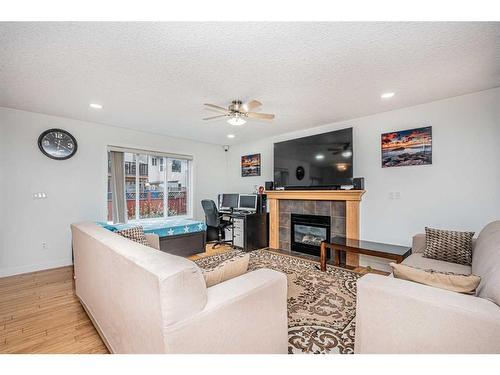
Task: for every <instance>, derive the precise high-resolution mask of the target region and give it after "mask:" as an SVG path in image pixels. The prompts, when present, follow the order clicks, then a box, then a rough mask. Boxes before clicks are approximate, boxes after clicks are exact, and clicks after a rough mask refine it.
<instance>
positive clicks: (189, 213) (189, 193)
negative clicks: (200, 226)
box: [106, 146, 194, 222]
mask: <svg viewBox="0 0 500 375" xmlns="http://www.w3.org/2000/svg"><path fill="white" fill-rule="evenodd" d="M110 151H119V152H124V153H129V154H130V153H131V154H134V159H135V217H134V218H129V217H128V215H127V220H128V221H129V222H141V221H145V220H147V221H154V220H158V221H160V220H169V219H192V218H193V197H194V189H193V175H194V172H193V169H194V160H193V156H192V155H182V154H173V153H168V152H162V151H154V150H142V149H134V148H123V147H117V146H108V147H107V152H106V155H107V163H109V152H110ZM139 155H145V156H147V157H148V165H149V160H150V158H153V157H155V158H157V162H156V164H157V165H161V163H160V162H159V160H158V158H161V159H162V160H163V170H160V171H159V172H160V173H161V174H162V175H163V177H164V189H163V216H162V217H156V218H141V217H140V199H141V197H140V167H139V164H140V161H139ZM168 159H178V160H186V162H187V171H186V173H187V176H186V182H187V187H186V199H187V202H186V214H185V215H175V216H171V215H169V210H168ZM131 164H134V162H131ZM106 165H108V164H106ZM124 168H125V165H124ZM107 171H108V170H107V169H106V172H107ZM107 178H108V172H107V173H106V181H107ZM124 188H125V194H126V184H125V185H124ZM108 196H109V189H108V190H107V192H106V197H108ZM107 204H108V201H107V200H106V207H108V206H107ZM107 211H108V210H107ZM108 214H109V213H108Z"/></svg>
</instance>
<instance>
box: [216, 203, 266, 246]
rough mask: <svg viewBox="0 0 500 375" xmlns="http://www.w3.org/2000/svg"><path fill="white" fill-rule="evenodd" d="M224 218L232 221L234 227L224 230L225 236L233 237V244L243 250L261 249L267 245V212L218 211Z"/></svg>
mask: <svg viewBox="0 0 500 375" xmlns="http://www.w3.org/2000/svg"><path fill="white" fill-rule="evenodd" d="M220 214H221V216H222V218H223V219H224V220H228V219H229V220H230V221H232V222H233V225H234V227H233V228H228V229H226V231H225V236H226V238H228V237H227V236H229V237H231V236H234V237H233V240H234V246H235V247H236V248H239V249H242V250H244V251H252V250H257V249H262V248H265V247H268V246H269V214H268V213H255V212H243V211H237V210H234V211H232V212H228V211H220Z"/></svg>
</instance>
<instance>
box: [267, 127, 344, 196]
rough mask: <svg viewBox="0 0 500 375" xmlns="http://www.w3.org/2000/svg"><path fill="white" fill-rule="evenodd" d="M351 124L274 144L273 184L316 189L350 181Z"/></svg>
mask: <svg viewBox="0 0 500 375" xmlns="http://www.w3.org/2000/svg"><path fill="white" fill-rule="evenodd" d="M352 155H353V147H352V128H348V129H342V130H336V131H332V132H329V133H323V134H317V135H313V136H310V137H304V138H298V139H292V140H289V141H285V142H279V143H275V144H274V185H275V186H276V187H284V188H288V189H292V188H304V189H307V188H309V189H319V188H322V187H324V188H332V187H336V186H339V185H350V184H351V183H352V170H353V157H352Z"/></svg>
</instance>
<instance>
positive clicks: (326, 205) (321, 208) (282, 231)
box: [279, 199, 346, 250]
mask: <svg viewBox="0 0 500 375" xmlns="http://www.w3.org/2000/svg"><path fill="white" fill-rule="evenodd" d="M291 214H303V215H322V216H330V218H331V237H333V236H334V235H337V236H345V234H346V202H345V201H324V200H288V199H283V200H280V205H279V215H280V217H279V247H280V249H282V250H290V223H291Z"/></svg>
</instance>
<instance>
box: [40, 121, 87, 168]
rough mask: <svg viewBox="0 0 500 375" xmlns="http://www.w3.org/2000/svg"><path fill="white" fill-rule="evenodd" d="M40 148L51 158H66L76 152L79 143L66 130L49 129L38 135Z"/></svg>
mask: <svg viewBox="0 0 500 375" xmlns="http://www.w3.org/2000/svg"><path fill="white" fill-rule="evenodd" d="M38 148H40V151H42V153H44V154H45V155H46V156H48V157H49V158H51V159H55V160H66V159H69V158H70V157H72V156H73V155H74V154H75V153H76V150H77V148H78V145H77V143H76V139H75V137H73V136H72V135H71V134H70V133H68V132H67V131H66V130H62V129H49V130H46V131H44V132H43V133H42V134H40V136H39V137H38Z"/></svg>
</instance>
